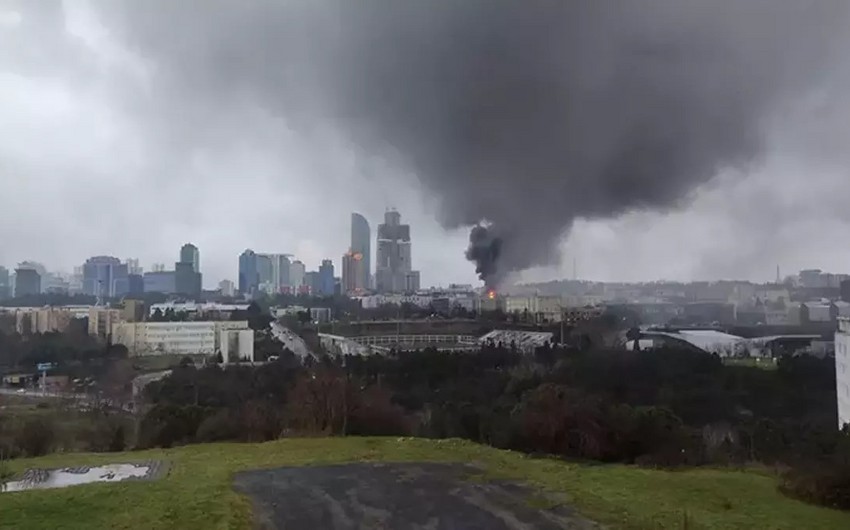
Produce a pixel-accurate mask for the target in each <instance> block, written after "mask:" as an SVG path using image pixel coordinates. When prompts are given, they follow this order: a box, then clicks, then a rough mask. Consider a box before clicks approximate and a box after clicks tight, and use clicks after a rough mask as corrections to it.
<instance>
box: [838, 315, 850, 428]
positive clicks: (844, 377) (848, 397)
mask: <svg viewBox="0 0 850 530" xmlns="http://www.w3.org/2000/svg"><path fill="white" fill-rule="evenodd" d="M835 391H836V399H837V401H838V428H839V429H840V428H842V427H843V426H844V425H847V424H850V318H845V317H842V318H839V319H838V331H836V332H835Z"/></svg>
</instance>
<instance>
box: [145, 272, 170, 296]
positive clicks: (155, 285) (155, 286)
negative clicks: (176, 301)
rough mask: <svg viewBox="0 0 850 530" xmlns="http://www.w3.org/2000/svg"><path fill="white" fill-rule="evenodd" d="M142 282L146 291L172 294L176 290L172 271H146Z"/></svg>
mask: <svg viewBox="0 0 850 530" xmlns="http://www.w3.org/2000/svg"><path fill="white" fill-rule="evenodd" d="M142 283H143V285H144V290H145V292H146V293H162V294H174V293H176V292H177V278H176V275H175V274H174V271H158V272H146V273H145V275H144V276H143V279H142Z"/></svg>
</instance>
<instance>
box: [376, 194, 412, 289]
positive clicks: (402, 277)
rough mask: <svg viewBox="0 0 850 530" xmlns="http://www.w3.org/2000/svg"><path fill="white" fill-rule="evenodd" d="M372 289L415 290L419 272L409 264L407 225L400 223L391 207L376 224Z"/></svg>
mask: <svg viewBox="0 0 850 530" xmlns="http://www.w3.org/2000/svg"><path fill="white" fill-rule="evenodd" d="M377 243H378V248H377V261H376V263H375V289H376V290H377V291H378V292H379V293H403V292H408V293H409V292H415V291H417V290H418V289H419V273H418V271H414V270H413V267H412V252H411V241H410V225H406V224H402V223H401V214H399V213H398V212H397V211H395V210H390V211H388V212H386V213H385V214H384V222H383V224H380V225H378V238H377Z"/></svg>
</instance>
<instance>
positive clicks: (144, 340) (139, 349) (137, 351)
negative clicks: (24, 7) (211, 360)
mask: <svg viewBox="0 0 850 530" xmlns="http://www.w3.org/2000/svg"><path fill="white" fill-rule="evenodd" d="M229 331H251V330H250V329H249V328H248V322H247V321H221V322H121V323H119V324H116V325H115V326H113V329H112V340H113V342H114V343H115V344H123V345H124V346H126V347H127V349H128V350H129V352H130V355H132V356H143V355H163V354H179V355H196V354H202V355H215V354H216V353H219V352H221V351H222V350H221V348H222V337H224V339H225V341H230V340H232V339H231V338H230V335H229V334H228V333H224V332H229ZM252 333H253V332H252ZM252 337H253V335H252ZM243 340H244V339H243V338H242V336H240V337H239V339H238V342H237V346H238V352H240V355H241V352H246V351H247V350H246V349H245V348H247V345H243ZM232 345H233V343H232V342H228V347H232ZM229 353H231V356H232V350H229ZM222 356H223V353H222ZM245 356H248V357H249V358H253V356H254V352H253V342H251V351H250V355H245Z"/></svg>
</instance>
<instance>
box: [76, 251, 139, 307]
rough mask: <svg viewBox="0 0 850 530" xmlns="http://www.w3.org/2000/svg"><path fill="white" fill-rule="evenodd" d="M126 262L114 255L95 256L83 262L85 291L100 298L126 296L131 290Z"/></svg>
mask: <svg viewBox="0 0 850 530" xmlns="http://www.w3.org/2000/svg"><path fill="white" fill-rule="evenodd" d="M128 276H129V272H128V268H127V265H126V264H123V263H121V260H119V259H118V258H115V257H112V256H95V257H92V258H89V259H88V260H86V262H85V263H84V264H83V293H84V294H87V295H90V296H96V297H98V298H100V299H105V298H117V297H120V296H124V295H125V294H127V292H128V291H129V290H130V284H129V278H128Z"/></svg>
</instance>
